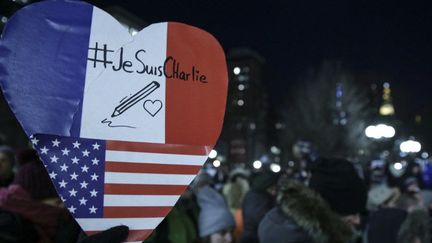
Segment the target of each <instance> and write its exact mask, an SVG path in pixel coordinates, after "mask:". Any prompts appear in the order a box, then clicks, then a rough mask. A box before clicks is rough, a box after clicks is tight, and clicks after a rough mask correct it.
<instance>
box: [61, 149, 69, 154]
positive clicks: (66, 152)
mask: <svg viewBox="0 0 432 243" xmlns="http://www.w3.org/2000/svg"><path fill="white" fill-rule="evenodd" d="M69 152H70V150H68V149H67V148H64V149H63V150H62V153H63V155H69Z"/></svg>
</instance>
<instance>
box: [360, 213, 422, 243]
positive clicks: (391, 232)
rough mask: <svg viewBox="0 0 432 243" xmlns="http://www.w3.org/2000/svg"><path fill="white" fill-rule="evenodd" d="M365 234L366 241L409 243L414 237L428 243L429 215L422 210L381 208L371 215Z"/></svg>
mask: <svg viewBox="0 0 432 243" xmlns="http://www.w3.org/2000/svg"><path fill="white" fill-rule="evenodd" d="M366 235H367V237H366V238H367V242H368V243H411V242H413V240H414V239H415V238H416V237H417V238H418V239H419V240H420V242H421V243H429V242H430V234H429V216H428V214H427V212H426V211H424V210H414V211H413V212H411V213H408V212H406V211H405V210H403V209H398V208H382V209H380V210H378V211H377V212H375V213H373V214H372V215H371V217H370V219H369V225H368V229H367V231H366Z"/></svg>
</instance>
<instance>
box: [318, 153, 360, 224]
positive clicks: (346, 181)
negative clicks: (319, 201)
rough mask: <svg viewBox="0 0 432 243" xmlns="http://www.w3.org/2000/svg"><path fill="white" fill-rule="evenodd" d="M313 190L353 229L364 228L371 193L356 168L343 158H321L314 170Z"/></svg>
mask: <svg viewBox="0 0 432 243" xmlns="http://www.w3.org/2000/svg"><path fill="white" fill-rule="evenodd" d="M309 187H310V188H311V189H313V190H315V191H316V192H318V194H319V195H321V197H322V198H323V199H324V200H325V201H326V202H327V203H328V205H329V206H330V208H331V209H332V210H333V211H334V212H335V213H337V214H338V215H340V216H341V218H342V220H344V221H346V222H347V223H348V224H350V225H351V226H352V227H357V226H359V225H360V213H362V212H364V211H365V208H366V201H367V190H366V185H365V183H364V181H363V180H362V179H361V178H360V177H359V175H358V174H357V171H356V170H355V168H354V166H353V164H352V163H351V162H349V161H348V160H345V159H341V158H330V159H327V158H321V159H319V161H318V162H317V163H315V164H314V165H313V166H312V167H311V178H310V180H309Z"/></svg>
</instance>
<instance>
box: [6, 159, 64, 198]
mask: <svg viewBox="0 0 432 243" xmlns="http://www.w3.org/2000/svg"><path fill="white" fill-rule="evenodd" d="M13 184H17V185H20V186H21V187H22V188H24V190H26V191H27V192H28V193H30V195H31V196H32V198H33V199H37V200H43V199H47V198H53V197H57V196H58V195H57V192H56V190H55V189H54V186H53V184H52V182H51V179H50V178H49V176H48V173H47V171H46V169H45V167H44V166H43V164H42V162H41V161H40V160H34V161H31V162H28V163H26V164H24V165H22V166H21V167H20V168H19V170H18V172H17V174H16V176H15V180H14V182H13Z"/></svg>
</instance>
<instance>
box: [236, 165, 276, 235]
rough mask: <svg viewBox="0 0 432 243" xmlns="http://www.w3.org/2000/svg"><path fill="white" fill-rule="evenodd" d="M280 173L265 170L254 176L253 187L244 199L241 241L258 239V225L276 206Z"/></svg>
mask: <svg viewBox="0 0 432 243" xmlns="http://www.w3.org/2000/svg"><path fill="white" fill-rule="evenodd" d="M279 177H280V175H279V174H277V173H273V172H272V171H263V172H260V173H258V174H256V175H254V176H253V177H252V183H251V189H250V190H249V191H248V192H247V193H246V196H245V197H244V199H243V205H242V212H243V224H244V229H243V233H242V235H241V238H240V242H241V243H254V242H259V241H258V225H259V223H260V221H261V220H262V219H263V217H264V215H265V214H266V213H267V212H268V211H270V209H272V208H273V207H274V206H275V192H276V185H277V182H278V180H279Z"/></svg>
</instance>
